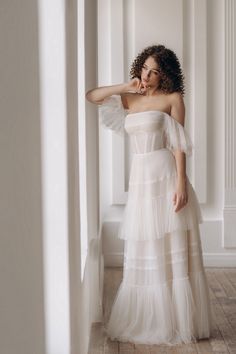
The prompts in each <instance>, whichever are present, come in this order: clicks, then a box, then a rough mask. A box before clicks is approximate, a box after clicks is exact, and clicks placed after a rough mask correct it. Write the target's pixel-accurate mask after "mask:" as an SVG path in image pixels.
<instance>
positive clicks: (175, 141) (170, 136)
mask: <svg viewBox="0 0 236 354" xmlns="http://www.w3.org/2000/svg"><path fill="white" fill-rule="evenodd" d="M164 143H165V146H166V147H167V148H168V149H170V150H172V151H173V150H180V151H182V152H184V153H185V154H186V155H187V156H192V152H193V149H194V145H193V143H192V141H191V138H190V136H189V134H188V132H187V131H186V129H185V128H184V127H183V126H182V124H180V123H179V122H178V121H177V120H176V119H174V118H173V117H171V116H169V115H166V116H165V124H164Z"/></svg>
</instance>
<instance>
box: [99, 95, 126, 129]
mask: <svg viewBox="0 0 236 354" xmlns="http://www.w3.org/2000/svg"><path fill="white" fill-rule="evenodd" d="M126 115H127V110H126V109H125V108H124V106H123V103H122V100H121V96H120V95H112V96H109V97H106V98H105V99H104V100H103V103H102V104H101V105H100V106H99V117H100V118H99V119H100V123H101V124H102V126H104V127H105V128H109V129H112V130H113V131H115V132H116V133H118V134H120V135H123V134H124V124H125V117H126Z"/></svg>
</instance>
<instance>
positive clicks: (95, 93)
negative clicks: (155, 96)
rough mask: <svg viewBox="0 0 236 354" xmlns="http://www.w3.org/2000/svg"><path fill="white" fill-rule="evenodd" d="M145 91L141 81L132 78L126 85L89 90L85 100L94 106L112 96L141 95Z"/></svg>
mask: <svg viewBox="0 0 236 354" xmlns="http://www.w3.org/2000/svg"><path fill="white" fill-rule="evenodd" d="M145 90H146V88H145V87H143V86H142V84H141V81H140V80H139V79H138V78H134V79H132V80H131V81H129V82H128V83H123V84H118V85H111V86H102V87H96V88H94V89H92V90H89V91H87V93H86V99H87V100H88V101H90V102H92V103H95V104H102V103H103V100H104V99H105V98H106V97H109V96H112V95H122V94H124V93H127V92H130V91H135V92H137V93H141V94H142V93H143V92H144V91H145Z"/></svg>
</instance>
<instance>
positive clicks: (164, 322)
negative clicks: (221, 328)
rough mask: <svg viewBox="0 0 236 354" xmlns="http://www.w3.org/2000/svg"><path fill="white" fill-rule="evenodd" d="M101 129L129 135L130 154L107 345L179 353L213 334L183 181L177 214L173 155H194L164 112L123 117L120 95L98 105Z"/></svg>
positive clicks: (193, 204) (196, 217) (195, 209)
mask: <svg viewBox="0 0 236 354" xmlns="http://www.w3.org/2000/svg"><path fill="white" fill-rule="evenodd" d="M104 112H105V116H102V122H103V123H104V124H105V125H106V126H107V127H109V128H110V129H112V130H113V131H115V132H118V133H119V134H121V133H122V134H124V131H126V133H127V134H128V135H129V138H130V142H131V149H132V152H133V158H132V164H131V170H130V177H129V189H128V200H127V203H126V205H125V208H124V214H123V218H122V221H121V223H120V227H119V230H118V238H120V239H123V240H124V268H123V279H122V282H121V284H120V287H119V289H118V292H117V294H116V297H115V299H114V302H113V305H112V309H111V314H110V318H109V321H108V323H106V324H104V325H105V331H106V333H107V335H108V336H109V337H110V338H111V339H116V340H119V341H124V342H126V341H128V342H132V343H142V344H161V343H163V344H168V345H176V344H181V343H189V342H193V341H196V340H197V339H200V338H208V337H210V334H211V330H212V329H213V328H212V327H213V322H212V310H211V304H210V300H209V288H208V283H207V278H206V274H205V270H204V265H203V257H202V246H201V238H200V229H199V224H200V223H202V222H203V218H202V214H201V209H200V205H199V202H198V199H197V196H196V193H195V191H194V188H193V186H192V185H191V183H190V181H189V179H188V177H187V181H186V187H187V192H188V203H187V204H186V205H185V206H184V208H182V209H181V210H180V211H178V212H175V210H174V209H175V206H174V204H173V196H174V193H175V190H176V182H177V170H176V162H175V158H174V155H173V153H172V152H173V150H180V151H183V152H184V153H185V154H186V155H187V156H191V155H192V150H193V144H192V142H191V139H190V137H189V135H188V133H187V132H186V130H185V128H184V127H183V126H182V125H181V124H180V123H178V122H177V121H176V120H175V119H174V118H173V117H171V116H169V115H168V114H167V113H165V112H161V111H157V110H156V111H155V110H154V111H145V112H139V113H132V114H127V112H126V111H125V110H124V108H123V106H122V102H121V98H120V96H119V95H116V96H115V97H111V98H110V99H108V100H107V101H106V102H104V103H103V107H102V113H103V114H104Z"/></svg>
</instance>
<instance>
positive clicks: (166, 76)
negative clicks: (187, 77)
mask: <svg viewBox="0 0 236 354" xmlns="http://www.w3.org/2000/svg"><path fill="white" fill-rule="evenodd" d="M149 56H151V57H153V58H154V60H155V61H156V63H157V65H158V66H159V69H160V82H159V86H158V89H160V90H161V91H163V92H164V93H172V92H180V93H181V94H182V96H184V93H185V89H184V75H183V72H182V69H181V65H180V63H179V60H178V58H177V56H176V54H175V53H174V52H173V51H172V50H171V49H168V48H166V47H165V46H164V45H152V46H149V47H146V48H145V49H144V50H143V51H141V52H140V53H139V54H138V55H137V57H136V59H135V60H134V61H133V63H132V65H131V69H130V78H131V79H134V78H136V77H137V78H139V79H141V71H142V67H143V64H144V62H145V60H146V59H147V58H148V57H149Z"/></svg>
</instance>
